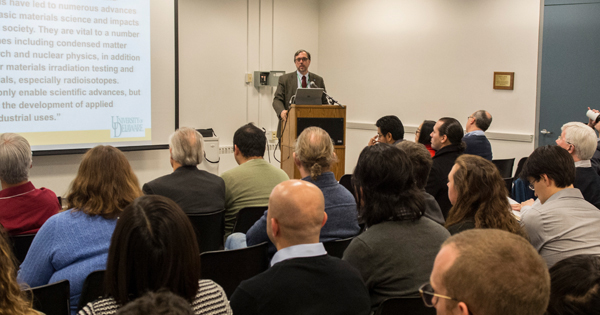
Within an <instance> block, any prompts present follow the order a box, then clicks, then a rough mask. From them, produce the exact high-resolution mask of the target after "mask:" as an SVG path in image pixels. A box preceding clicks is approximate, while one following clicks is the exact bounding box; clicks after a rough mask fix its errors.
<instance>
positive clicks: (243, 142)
mask: <svg viewBox="0 0 600 315" xmlns="http://www.w3.org/2000/svg"><path fill="white" fill-rule="evenodd" d="M233 144H234V145H236V146H237V147H238V149H240V152H241V153H242V155H243V156H244V157H246V158H249V157H253V156H260V157H262V156H264V155H265V147H266V146H267V137H266V136H265V132H264V131H262V130H261V129H259V128H258V127H256V126H254V125H253V124H252V123H249V124H246V125H243V126H242V127H240V128H239V129H238V130H236V132H235V134H233Z"/></svg>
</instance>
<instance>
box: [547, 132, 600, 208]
mask: <svg viewBox="0 0 600 315" xmlns="http://www.w3.org/2000/svg"><path fill="white" fill-rule="evenodd" d="M556 144H557V145H558V146H559V147H561V148H563V149H565V150H567V151H568V152H569V154H571V156H572V157H573V160H574V161H575V182H574V183H573V187H575V188H577V189H579V190H580V191H581V194H582V195H583V199H585V200H586V201H587V202H589V203H591V204H593V205H594V206H596V208H599V209H600V176H599V175H598V174H597V173H596V170H594V169H593V168H592V162H591V161H590V159H591V158H592V156H593V155H594V152H595V151H596V145H597V141H596V133H595V132H594V130H593V129H591V128H590V127H588V126H586V125H585V124H583V123H580V122H570V123H566V124H564V125H563V126H562V133H561V134H560V136H559V137H558V139H556Z"/></svg>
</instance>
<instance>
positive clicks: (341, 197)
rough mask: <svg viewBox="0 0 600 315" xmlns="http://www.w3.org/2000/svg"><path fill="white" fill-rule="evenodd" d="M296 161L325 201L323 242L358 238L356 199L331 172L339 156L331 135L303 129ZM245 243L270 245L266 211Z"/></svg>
mask: <svg viewBox="0 0 600 315" xmlns="http://www.w3.org/2000/svg"><path fill="white" fill-rule="evenodd" d="M293 158H294V162H295V163H296V166H297V167H298V170H299V171H300V175H301V176H302V180H305V181H307V182H310V183H313V184H315V185H316V186H317V187H319V189H321V192H322V193H323V196H324V197H325V213H327V224H325V226H323V228H322V229H321V235H320V241H321V242H328V241H332V240H337V239H344V238H348V237H352V236H355V235H357V234H358V232H360V227H359V226H358V212H357V211H356V201H355V199H354V196H352V194H351V193H350V192H349V191H348V189H346V188H344V186H342V185H340V184H339V183H338V182H337V180H335V176H334V174H333V172H331V171H330V167H331V165H332V164H333V163H334V162H335V160H336V156H335V153H334V151H333V142H332V141H331V138H330V137H329V134H327V132H326V131H325V130H323V129H321V128H319V127H309V128H306V129H304V131H302V133H301V134H300V136H298V139H297V141H296V146H295V150H294V153H293ZM246 241H247V244H248V246H252V245H257V244H260V243H262V242H267V241H269V236H268V235H267V211H265V214H264V215H263V217H262V218H261V219H260V220H258V221H257V222H256V223H255V224H254V225H253V226H252V227H251V228H250V229H249V230H248V233H247V234H246ZM239 247H240V246H238V248H239ZM241 247H244V246H241ZM275 251H276V249H275V246H274V245H273V244H270V246H269V254H271V255H273V254H275Z"/></svg>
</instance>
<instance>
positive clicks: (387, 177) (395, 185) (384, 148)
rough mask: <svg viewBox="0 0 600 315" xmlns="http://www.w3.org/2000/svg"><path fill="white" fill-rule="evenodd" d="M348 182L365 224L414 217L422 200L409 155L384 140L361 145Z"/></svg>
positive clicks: (415, 217)
mask: <svg viewBox="0 0 600 315" xmlns="http://www.w3.org/2000/svg"><path fill="white" fill-rule="evenodd" d="M352 184H353V186H354V191H355V192H356V198H357V204H358V207H359V213H360V216H361V218H362V220H363V221H364V222H365V224H366V225H367V226H373V225H375V224H377V223H381V222H384V221H399V220H415V219H419V218H420V217H421V216H422V215H423V211H424V209H425V200H424V196H423V193H422V192H421V191H420V190H419V189H418V188H417V185H416V183H415V177H414V175H413V170H412V163H411V161H410V158H409V156H408V155H407V154H406V153H404V152H403V151H402V150H400V149H398V148H397V147H396V146H393V145H391V144H387V143H380V144H378V145H373V146H367V147H365V148H364V149H363V150H362V152H361V153H360V156H359V157H358V162H357V164H356V168H355V169H354V173H353V174H352Z"/></svg>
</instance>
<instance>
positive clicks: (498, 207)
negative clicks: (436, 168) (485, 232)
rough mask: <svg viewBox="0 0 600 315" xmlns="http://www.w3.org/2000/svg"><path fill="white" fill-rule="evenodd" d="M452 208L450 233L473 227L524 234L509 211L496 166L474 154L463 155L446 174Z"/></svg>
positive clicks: (448, 226)
mask: <svg viewBox="0 0 600 315" xmlns="http://www.w3.org/2000/svg"><path fill="white" fill-rule="evenodd" d="M448 198H450V202H451V203H452V208H451V209H450V212H449V213H448V219H447V220H446V227H447V228H448V231H450V234H452V235H454V234H456V233H459V232H462V231H465V230H469V229H474V228H478V229H479V228H482V229H500V230H505V231H507V232H511V233H515V234H517V235H521V236H524V237H525V236H526V234H525V231H523V229H522V228H521V226H520V225H519V222H517V219H516V218H515V216H514V215H513V214H512V211H511V206H510V204H509V202H508V194H507V191H506V185H505V184H504V180H503V179H502V176H500V172H499V171H498V168H497V167H496V165H494V164H493V163H492V162H490V161H488V160H486V159H484V158H482V157H480V156H476V155H471V154H464V155H461V156H459V157H458V159H456V164H454V167H452V171H450V174H448Z"/></svg>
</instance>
